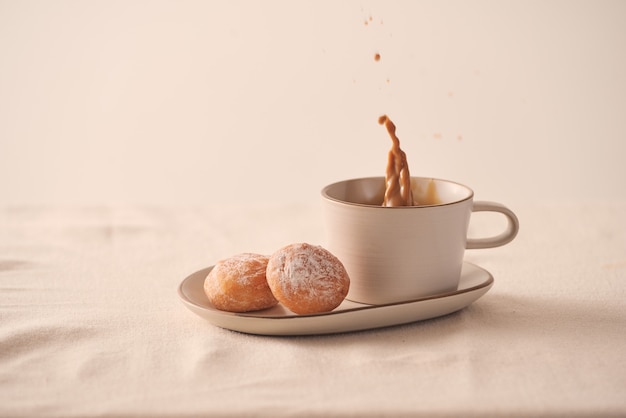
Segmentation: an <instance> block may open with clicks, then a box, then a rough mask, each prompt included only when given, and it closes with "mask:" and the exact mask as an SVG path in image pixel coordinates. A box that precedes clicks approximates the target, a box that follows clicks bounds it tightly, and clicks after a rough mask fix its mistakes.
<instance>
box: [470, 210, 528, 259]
mask: <svg viewBox="0 0 626 418" xmlns="http://www.w3.org/2000/svg"><path fill="white" fill-rule="evenodd" d="M472 212H499V213H501V214H503V215H504V216H506V218H507V227H506V230H505V231H504V232H503V233H501V234H500V235H496V236H493V237H488V238H468V239H467V244H466V245H465V248H467V249H468V250H471V249H476V248H492V247H499V246H501V245H504V244H508V243H509V242H511V241H513V238H515V236H516V235H517V232H518V231H519V221H518V220H517V216H515V214H514V213H513V211H512V210H511V209H509V208H507V207H506V206H504V205H502V204H500V203H496V202H487V201H477V202H474V206H473V208H472Z"/></svg>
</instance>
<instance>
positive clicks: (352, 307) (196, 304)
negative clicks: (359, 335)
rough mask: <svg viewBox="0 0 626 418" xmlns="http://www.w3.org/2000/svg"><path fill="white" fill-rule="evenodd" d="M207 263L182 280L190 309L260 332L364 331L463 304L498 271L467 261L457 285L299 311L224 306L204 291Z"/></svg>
mask: <svg viewBox="0 0 626 418" xmlns="http://www.w3.org/2000/svg"><path fill="white" fill-rule="evenodd" d="M212 268H213V266H211V267H207V268H205V269H202V270H200V271H197V272H195V273H193V274H192V275H190V276H189V277H187V278H186V279H185V280H183V281H182V282H181V284H180V286H179V287H178V295H179V296H180V298H181V300H182V301H183V303H184V304H185V306H186V307H187V308H189V310H191V311H192V312H194V313H196V314H198V315H199V316H201V317H202V318H204V319H206V320H207V321H209V322H210V323H212V324H213V325H216V326H218V327H222V328H227V329H230V330H233V331H239V332H245V333H248V334H260V335H314V334H334V333H338V332H348V331H360V330H365V329H373V328H380V327H386V326H391V325H399V324H406V323H409V322H415V321H421V320H424V319H430V318H436V317H438V316H442V315H447V314H449V313H452V312H456V311H458V310H460V309H463V308H465V307H467V306H469V305H470V304H472V303H473V302H474V301H476V300H477V299H478V298H480V297H481V296H482V295H484V294H485V293H487V291H488V290H489V289H490V288H491V286H493V276H492V275H491V274H490V273H489V272H488V271H487V270H485V269H483V268H481V267H478V266H476V265H474V264H470V263H463V270H462V272H461V280H460V283H459V287H458V290H457V291H455V292H449V293H443V294H440V295H435V296H429V297H425V298H420V299H415V300H411V301H406V302H400V303H391V304H385V305H364V304H362V303H357V302H352V301H349V300H344V301H343V302H342V303H341V305H339V307H337V308H336V309H335V310H333V311H332V312H325V313H321V314H313V315H296V314H294V313H293V312H291V311H289V310H287V309H286V308H285V307H283V306H282V305H278V306H275V307H273V308H270V309H264V310H262V311H255V312H247V313H233V312H224V311H220V310H218V309H216V308H214V307H213V305H211V303H210V302H209V300H208V299H207V297H206V296H205V294H204V290H203V284H204V279H205V277H206V276H207V274H209V272H210V271H211V269H212Z"/></svg>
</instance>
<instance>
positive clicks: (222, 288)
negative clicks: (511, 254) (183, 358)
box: [204, 243, 350, 314]
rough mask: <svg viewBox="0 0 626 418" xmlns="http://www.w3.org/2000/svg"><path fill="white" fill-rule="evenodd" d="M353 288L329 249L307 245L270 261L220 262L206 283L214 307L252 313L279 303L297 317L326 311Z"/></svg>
mask: <svg viewBox="0 0 626 418" xmlns="http://www.w3.org/2000/svg"><path fill="white" fill-rule="evenodd" d="M349 287H350V278H349V277H348V273H347V272H346V269H345V268H344V266H343V264H342V263H341V261H339V259H338V258H337V257H335V256H334V255H333V254H331V253H330V252H329V251H328V250H326V249H324V248H322V247H320V246H314V245H310V244H306V243H297V244H290V245H287V246H285V247H283V248H281V249H279V250H278V251H276V252H275V253H274V254H272V255H271V256H269V257H268V256H265V255H261V254H253V253H243V254H238V255H235V256H232V257H229V258H226V259H224V260H220V261H218V262H217V263H216V265H215V266H214V267H213V269H212V270H211V271H210V272H209V274H208V276H207V277H206V279H205V281H204V293H205V294H206V295H207V297H208V299H209V301H210V302H211V303H212V304H213V306H215V308H217V309H220V310H223V311H229V312H249V311H256V310H260V309H266V308H271V307H272V306H275V305H277V304H278V303H279V302H280V303H281V304H282V305H284V306H285V307H286V308H287V309H289V310H290V311H292V312H294V313H296V314H312V313H320V312H328V311H332V310H333V309H335V308H336V307H337V306H339V305H340V304H341V302H342V301H343V300H344V298H345V297H346V295H347V294H348V288H349Z"/></svg>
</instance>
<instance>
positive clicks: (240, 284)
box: [204, 253, 278, 312]
mask: <svg viewBox="0 0 626 418" xmlns="http://www.w3.org/2000/svg"><path fill="white" fill-rule="evenodd" d="M268 260H269V257H267V256H264V255H260V254H253V253H242V254H237V255H234V256H232V257H229V258H226V259H224V260H220V261H218V262H217V264H216V265H215V267H213V269H212V270H211V272H210V273H209V274H208V276H207V278H206V279H205V282H204V292H205V294H206V295H207V297H208V299H209V301H210V302H211V303H212V304H213V306H215V307H216V308H217V309H220V310H224V311H230V312H247V311H255V310H259V309H266V308H269V307H272V306H274V305H276V304H277V303H278V300H276V298H275V297H274V295H273V294H272V292H271V290H270V288H269V286H268V284H267V279H266V277H265V272H266V268H267V262H268Z"/></svg>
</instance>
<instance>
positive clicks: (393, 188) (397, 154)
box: [378, 115, 414, 206]
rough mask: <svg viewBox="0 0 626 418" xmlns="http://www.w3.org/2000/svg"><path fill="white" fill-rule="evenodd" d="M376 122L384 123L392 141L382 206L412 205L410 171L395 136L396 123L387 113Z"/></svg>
mask: <svg viewBox="0 0 626 418" xmlns="http://www.w3.org/2000/svg"><path fill="white" fill-rule="evenodd" d="M378 123H379V124H381V125H385V128H387V132H388V133H389V136H390V137H391V141H392V146H391V149H390V150H389V154H388V157H387V171H386V173H385V183H386V188H385V198H384V200H383V206H413V205H414V203H413V192H412V190H411V173H410V172H409V164H408V162H407V160H406V154H405V153H404V151H402V150H401V149H400V140H399V139H398V137H397V136H396V125H394V124H393V122H392V121H391V119H389V118H388V117H387V115H382V116H381V117H379V118H378Z"/></svg>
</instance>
